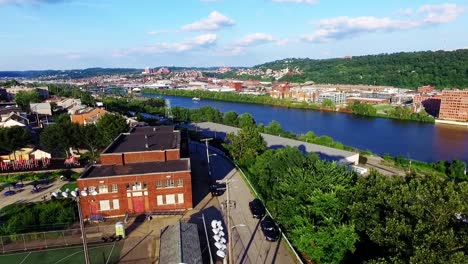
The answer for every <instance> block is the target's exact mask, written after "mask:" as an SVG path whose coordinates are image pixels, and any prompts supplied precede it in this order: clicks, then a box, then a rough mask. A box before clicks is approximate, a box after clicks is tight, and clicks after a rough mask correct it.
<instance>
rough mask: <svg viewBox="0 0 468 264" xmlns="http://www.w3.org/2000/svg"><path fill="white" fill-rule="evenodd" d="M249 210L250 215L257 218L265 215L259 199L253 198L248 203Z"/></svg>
mask: <svg viewBox="0 0 468 264" xmlns="http://www.w3.org/2000/svg"><path fill="white" fill-rule="evenodd" d="M249 208H250V212H252V216H253V217H254V218H257V219H261V218H262V217H263V216H264V215H265V206H263V203H262V201H260V199H254V200H253V201H251V202H250V203H249Z"/></svg>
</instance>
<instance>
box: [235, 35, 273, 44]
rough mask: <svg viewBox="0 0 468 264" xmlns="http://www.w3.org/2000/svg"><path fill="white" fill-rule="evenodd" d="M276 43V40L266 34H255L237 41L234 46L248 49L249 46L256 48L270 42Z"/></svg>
mask: <svg viewBox="0 0 468 264" xmlns="http://www.w3.org/2000/svg"><path fill="white" fill-rule="evenodd" d="M273 41H275V38H274V37H273V36H272V35H269V34H265V33H253V34H249V35H247V36H245V37H243V38H241V39H239V40H237V41H236V42H235V43H234V45H235V46H240V47H247V46H256V45H261V44H265V43H269V42H273Z"/></svg>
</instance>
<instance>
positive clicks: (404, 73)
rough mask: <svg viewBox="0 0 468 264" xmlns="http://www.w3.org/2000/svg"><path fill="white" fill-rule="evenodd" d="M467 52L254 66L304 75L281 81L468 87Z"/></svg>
mask: <svg viewBox="0 0 468 264" xmlns="http://www.w3.org/2000/svg"><path fill="white" fill-rule="evenodd" d="M466 61H468V50H467V49H461V50H455V51H423V52H400V53H394V54H379V55H367V56H357V57H353V58H352V59H341V58H337V59H326V60H313V59H295V58H288V59H284V60H279V61H273V62H269V63H265V64H262V65H258V66H255V68H261V69H268V68H269V69H274V70H279V69H284V68H286V67H289V68H298V69H300V70H302V71H304V73H303V74H295V75H286V76H284V77H283V78H281V81H288V82H296V83H297V82H306V81H314V82H316V83H335V84H365V85H391V86H395V87H405V88H412V89H414V88H416V87H419V86H422V85H427V84H432V85H434V86H436V87H437V88H446V87H468V75H467V74H466V72H467V71H468V65H467V64H466Z"/></svg>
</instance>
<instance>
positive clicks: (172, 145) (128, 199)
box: [77, 126, 192, 218]
mask: <svg viewBox="0 0 468 264" xmlns="http://www.w3.org/2000/svg"><path fill="white" fill-rule="evenodd" d="M186 152H187V143H186V141H185V140H181V134H180V131H174V127H173V126H163V127H136V128H133V129H132V131H131V132H130V133H124V134H121V135H120V136H119V137H117V138H116V139H115V140H114V142H112V143H111V144H110V145H109V146H108V147H107V148H106V149H105V150H104V151H103V153H102V154H101V157H100V164H97V165H93V166H91V167H90V168H88V169H87V170H86V171H85V172H84V173H83V175H82V176H81V177H80V178H79V179H78V181H77V184H78V187H79V188H80V190H87V193H88V195H87V196H83V197H82V198H81V199H80V202H81V208H82V212H83V215H84V216H85V218H88V217H90V216H91V215H96V214H99V215H103V216H120V215H125V214H126V213H130V214H141V213H148V212H164V211H182V210H186V209H190V208H192V180H191V166H190V159H188V158H181V153H182V154H184V153H186ZM184 156H185V154H184ZM93 194H94V195H93Z"/></svg>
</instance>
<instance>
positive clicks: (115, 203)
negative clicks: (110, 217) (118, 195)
mask: <svg viewBox="0 0 468 264" xmlns="http://www.w3.org/2000/svg"><path fill="white" fill-rule="evenodd" d="M112 208H114V210H117V209H120V203H119V199H114V200H112Z"/></svg>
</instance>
